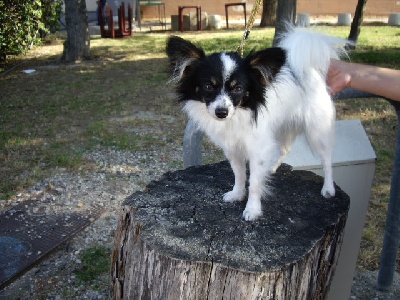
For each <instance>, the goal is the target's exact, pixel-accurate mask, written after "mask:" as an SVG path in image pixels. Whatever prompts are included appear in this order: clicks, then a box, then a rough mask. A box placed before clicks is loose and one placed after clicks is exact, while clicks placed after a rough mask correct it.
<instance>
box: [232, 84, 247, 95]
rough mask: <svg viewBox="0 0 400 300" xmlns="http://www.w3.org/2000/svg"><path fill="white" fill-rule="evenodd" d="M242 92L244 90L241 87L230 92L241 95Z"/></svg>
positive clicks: (238, 86) (236, 87)
mask: <svg viewBox="0 0 400 300" xmlns="http://www.w3.org/2000/svg"><path fill="white" fill-rule="evenodd" d="M243 90H244V89H243V87H242V86H241V85H237V86H235V87H234V88H233V90H232V92H234V93H237V94H239V93H243Z"/></svg>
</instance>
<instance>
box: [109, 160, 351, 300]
mask: <svg viewBox="0 0 400 300" xmlns="http://www.w3.org/2000/svg"><path fill="white" fill-rule="evenodd" d="M233 182H234V177H233V173H232V170H231V168H230V166H229V163H227V162H221V163H217V164H212V165H203V166H195V167H190V168H187V169H185V170H181V171H176V172H169V173H166V174H165V175H164V176H163V177H162V178H161V179H160V180H158V181H153V182H151V183H150V184H149V185H148V187H147V188H146V190H145V191H144V192H136V193H134V194H132V195H131V196H129V197H128V198H127V199H126V200H125V202H124V204H123V205H124V207H123V209H122V214H121V216H120V219H119V224H118V228H117V231H116V232H117V233H116V238H115V249H114V251H113V255H112V262H111V297H112V298H113V299H132V300H134V299H162V300H164V299H171V300H177V299H190V300H193V299H199V300H204V299H212V300H215V299H264V300H267V299H284V300H288V299H296V300H297V299H306V300H309V299H324V298H325V296H326V294H327V292H328V290H329V286H330V282H331V279H332V277H333V274H334V269H335V266H336V262H337V259H338V256H339V252H340V246H341V242H342V238H343V230H344V226H345V222H346V217H347V212H348V209H349V198H348V196H347V195H346V194H345V193H344V192H343V191H341V190H340V188H338V187H336V196H335V197H333V198H330V199H325V198H323V197H322V196H321V194H320V190H321V187H322V184H323V179H322V178H321V177H319V176H317V175H315V174H313V173H311V172H308V171H292V170H291V168H290V167H289V166H287V165H282V166H281V167H280V168H279V169H278V171H277V173H276V174H275V175H273V176H272V179H271V181H270V185H272V186H273V189H274V192H273V195H271V196H269V197H268V199H267V200H265V201H263V211H264V214H263V217H262V218H260V219H259V220H257V221H255V222H246V221H243V220H242V211H243V209H244V207H245V204H246V203H245V202H236V203H224V202H223V201H222V195H223V193H225V192H226V191H228V190H230V189H231V188H232V184H233Z"/></svg>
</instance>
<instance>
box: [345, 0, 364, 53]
mask: <svg viewBox="0 0 400 300" xmlns="http://www.w3.org/2000/svg"><path fill="white" fill-rule="evenodd" d="M367 1H368V0H358V2H357V7H356V11H355V13H354V18H353V22H352V23H351V29H350V34H349V37H348V39H349V40H350V41H351V42H352V43H354V44H353V45H351V46H349V47H350V48H352V49H355V47H356V44H357V41H358V36H359V35H360V27H361V24H362V22H363V18H364V12H365V8H366V6H367Z"/></svg>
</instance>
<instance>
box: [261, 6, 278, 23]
mask: <svg viewBox="0 0 400 300" xmlns="http://www.w3.org/2000/svg"><path fill="white" fill-rule="evenodd" d="M277 8H278V0H264V1H263V10H262V14H261V22H260V27H267V26H275V24H276V10H277Z"/></svg>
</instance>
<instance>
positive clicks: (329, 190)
mask: <svg viewBox="0 0 400 300" xmlns="http://www.w3.org/2000/svg"><path fill="white" fill-rule="evenodd" d="M321 195H322V196H324V197H325V198H331V197H334V196H335V187H334V186H333V184H324V186H323V187H322V190H321Z"/></svg>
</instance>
